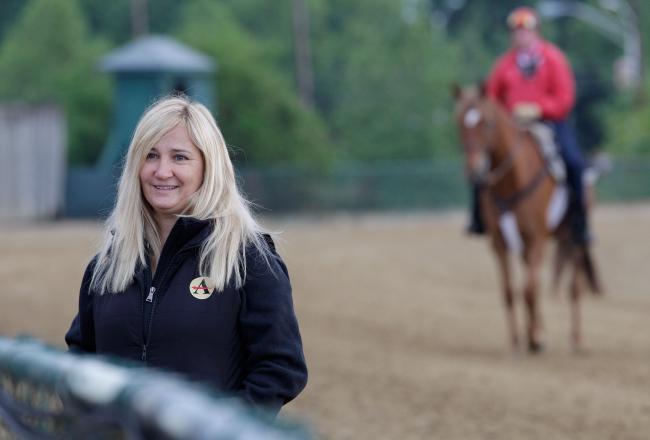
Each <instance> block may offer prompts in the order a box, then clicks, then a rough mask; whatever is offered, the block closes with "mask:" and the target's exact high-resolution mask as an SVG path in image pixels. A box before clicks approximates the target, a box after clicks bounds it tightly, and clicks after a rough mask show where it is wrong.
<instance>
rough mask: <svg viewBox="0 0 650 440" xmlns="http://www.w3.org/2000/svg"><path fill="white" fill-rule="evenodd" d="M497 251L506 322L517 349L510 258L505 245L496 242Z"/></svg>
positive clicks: (514, 347) (513, 346)
mask: <svg viewBox="0 0 650 440" xmlns="http://www.w3.org/2000/svg"><path fill="white" fill-rule="evenodd" d="M494 247H495V253H496V256H497V259H498V262H499V269H500V271H501V284H502V289H503V302H504V306H505V310H506V322H507V324H508V332H509V334H510V343H511V344H512V349H513V350H517V349H518V347H519V335H518V333H517V319H516V314H515V295H514V290H513V288H512V274H511V269H510V260H509V259H508V254H507V252H506V250H505V246H500V245H499V244H496V245H495V246H494Z"/></svg>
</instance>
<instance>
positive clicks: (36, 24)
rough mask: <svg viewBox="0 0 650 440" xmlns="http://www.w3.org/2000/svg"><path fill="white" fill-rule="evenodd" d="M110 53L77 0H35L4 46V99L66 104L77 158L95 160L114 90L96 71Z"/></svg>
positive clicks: (0, 70)
mask: <svg viewBox="0 0 650 440" xmlns="http://www.w3.org/2000/svg"><path fill="white" fill-rule="evenodd" d="M104 51H105V45H103V44H102V43H101V42H99V41H94V40H89V39H88V36H87V32H86V27H85V22H84V19H83V16H82V15H81V12H80V10H79V8H78V5H77V4H76V1H75V0H32V1H31V2H30V3H29V4H28V5H27V6H26V7H25V8H24V10H23V12H22V15H21V16H20V18H19V20H18V22H17V23H16V25H15V26H14V27H13V28H12V29H10V30H9V32H8V34H7V36H6V38H5V40H4V42H3V45H2V47H0V78H2V79H3V80H2V82H0V98H1V99H3V100H21V101H27V102H41V101H50V102H58V103H60V104H61V105H62V106H63V108H64V109H65V112H66V115H67V119H68V126H69V138H70V144H69V151H70V157H71V158H72V159H74V161H75V162H84V161H89V160H92V159H93V158H94V157H95V156H96V155H97V154H98V152H99V149H100V148H98V147H101V145H102V143H103V142H104V139H105V137H106V135H107V125H108V124H107V122H108V121H107V116H108V108H109V103H110V102H109V99H110V98H109V96H110V95H109V92H110V90H109V88H108V83H107V79H106V78H102V77H100V76H99V75H98V73H97V72H96V71H95V70H94V64H95V62H96V60H97V58H98V56H99V55H100V54H101V53H102V52H104Z"/></svg>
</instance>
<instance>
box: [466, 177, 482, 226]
mask: <svg viewBox="0 0 650 440" xmlns="http://www.w3.org/2000/svg"><path fill="white" fill-rule="evenodd" d="M480 191H481V190H480V187H479V185H477V184H472V198H471V200H470V210H471V211H470V218H469V225H468V226H467V232H468V233H470V234H484V233H485V223H484V222H483V218H482V217H481V209H480V203H479V195H480Z"/></svg>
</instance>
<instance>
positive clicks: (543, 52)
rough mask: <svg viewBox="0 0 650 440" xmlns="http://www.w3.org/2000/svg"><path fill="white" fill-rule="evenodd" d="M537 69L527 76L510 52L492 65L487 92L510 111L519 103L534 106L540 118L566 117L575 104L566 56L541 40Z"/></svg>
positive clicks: (515, 53) (538, 48)
mask: <svg viewBox="0 0 650 440" xmlns="http://www.w3.org/2000/svg"><path fill="white" fill-rule="evenodd" d="M534 53H535V56H536V58H537V63H536V66H537V67H536V69H534V73H532V75H530V76H528V77H526V76H525V75H524V73H523V71H522V69H521V68H520V67H519V66H518V65H517V51H516V50H515V49H511V50H509V51H508V52H506V53H505V54H503V55H502V56H501V57H500V58H499V59H498V60H497V62H496V63H495V65H494V67H493V69H492V72H491V73H490V76H489V78H488V81H487V93H488V95H489V96H491V97H492V98H494V99H496V100H497V101H498V102H500V103H501V104H502V105H504V106H505V107H506V108H507V109H508V111H512V110H513V109H514V107H515V106H516V105H517V104H519V103H524V102H527V103H531V102H533V103H536V104H538V105H539V106H540V107H541V110H542V118H543V119H549V120H553V121H557V120H562V119H564V118H566V117H567V116H568V114H569V112H570V111H571V109H572V108H573V104H574V103H575V80H574V77H573V71H572V70H571V66H570V65H569V62H568V61H567V59H566V57H565V56H564V54H563V53H562V51H561V50H560V49H558V48H557V47H556V46H554V45H553V44H551V43H549V42H547V41H544V40H541V39H540V41H539V44H538V46H537V47H536V48H535V51H534Z"/></svg>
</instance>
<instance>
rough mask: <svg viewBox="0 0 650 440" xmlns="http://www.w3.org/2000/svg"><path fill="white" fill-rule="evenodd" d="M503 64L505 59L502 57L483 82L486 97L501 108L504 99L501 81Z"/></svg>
mask: <svg viewBox="0 0 650 440" xmlns="http://www.w3.org/2000/svg"><path fill="white" fill-rule="evenodd" d="M505 64H506V58H505V55H504V56H502V57H501V58H499V59H498V60H497V61H496V63H495V64H494V67H492V70H491V71H490V75H489V76H488V78H487V80H486V81H485V91H486V93H487V95H488V96H489V97H490V98H492V99H493V100H495V101H496V102H498V103H499V104H501V105H503V106H505V97H504V96H503V95H504V93H505V88H504V79H503V76H504V69H505Z"/></svg>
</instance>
